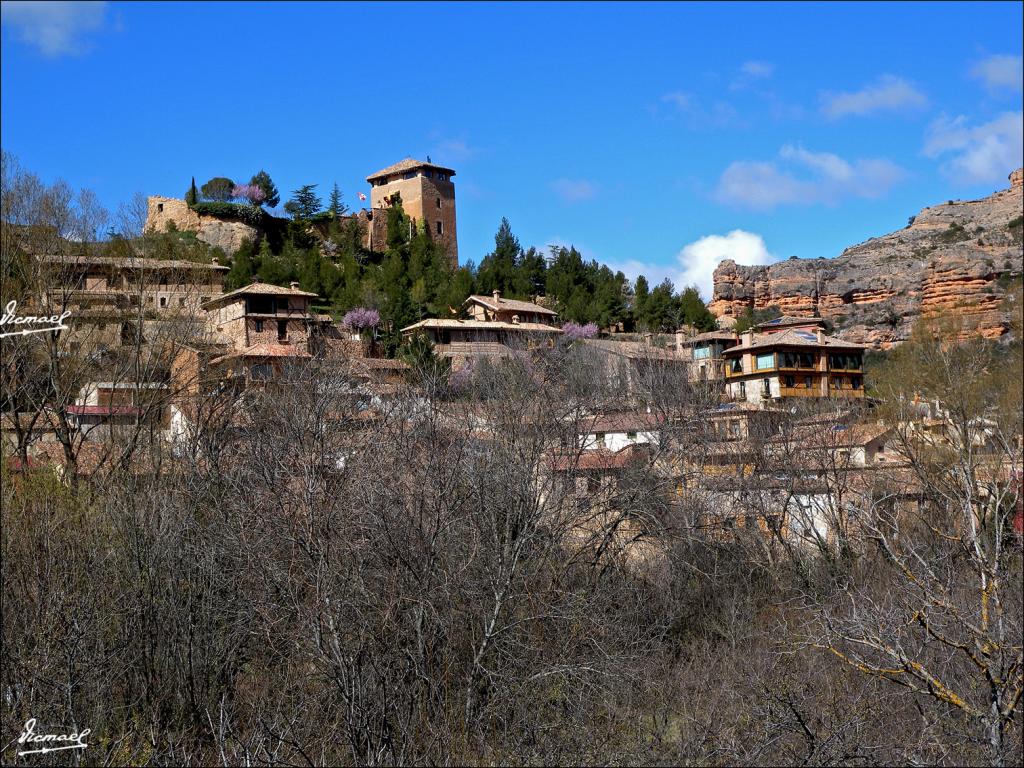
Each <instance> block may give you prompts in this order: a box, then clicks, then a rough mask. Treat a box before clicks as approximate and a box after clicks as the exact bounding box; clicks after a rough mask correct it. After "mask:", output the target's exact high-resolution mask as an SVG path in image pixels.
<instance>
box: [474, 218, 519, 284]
mask: <svg viewBox="0 0 1024 768" xmlns="http://www.w3.org/2000/svg"><path fill="white" fill-rule="evenodd" d="M522 256H523V248H522V246H521V245H520V244H519V239H518V238H517V237H516V236H515V235H513V234H512V226H511V225H510V224H509V223H508V219H505V218H503V219H502V220H501V226H500V227H498V232H497V234H496V235H495V236H494V250H493V251H492V252H491V253H489V254H487V255H486V256H485V257H484V259H483V261H481V262H480V269H479V270H478V271H477V283H478V288H479V290H480V291H481V293H484V294H489V293H491V292H493V291H496V290H497V291H501V292H502V294H503V295H504V296H506V297H508V298H512V297H513V296H515V297H516V298H529V296H528V294H529V291H520V290H517V289H518V288H521V287H523V286H522V285H517V280H516V277H517V275H516V272H517V269H518V267H519V265H520V261H521V259H522Z"/></svg>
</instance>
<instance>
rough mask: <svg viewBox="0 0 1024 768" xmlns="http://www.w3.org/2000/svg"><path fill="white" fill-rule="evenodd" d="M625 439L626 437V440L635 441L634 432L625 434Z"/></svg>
mask: <svg viewBox="0 0 1024 768" xmlns="http://www.w3.org/2000/svg"><path fill="white" fill-rule="evenodd" d="M626 437H627V438H628V439H629V440H636V432H627V433H626Z"/></svg>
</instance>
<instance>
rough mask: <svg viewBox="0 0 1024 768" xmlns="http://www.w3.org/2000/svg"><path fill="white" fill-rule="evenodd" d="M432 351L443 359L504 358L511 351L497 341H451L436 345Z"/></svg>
mask: <svg viewBox="0 0 1024 768" xmlns="http://www.w3.org/2000/svg"><path fill="white" fill-rule="evenodd" d="M434 351H435V352H436V353H437V354H439V355H443V356H445V357H505V356H508V355H511V354H512V350H511V349H510V348H509V347H507V346H505V345H504V344H501V343H499V342H497V341H453V342H451V343H450V344H436V345H435V346H434Z"/></svg>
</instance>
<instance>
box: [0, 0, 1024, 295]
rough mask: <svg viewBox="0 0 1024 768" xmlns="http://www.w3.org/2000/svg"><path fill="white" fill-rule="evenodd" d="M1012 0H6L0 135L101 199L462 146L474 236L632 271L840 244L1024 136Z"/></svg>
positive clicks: (976, 169) (456, 158)
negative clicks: (690, 0)
mask: <svg viewBox="0 0 1024 768" xmlns="http://www.w3.org/2000/svg"><path fill="white" fill-rule="evenodd" d="M1022 23H1024V19H1022V5H1021V4H1020V3H991V4H986V3H970V4H959V3H936V4H934V5H932V4H923V3H910V4H879V5H869V4H861V3H856V4H804V3H800V4H768V3H764V4H761V3H757V4H708V5H702V4H679V5H675V4H667V3H654V4H649V5H646V4H639V3H633V4H617V3H596V4H587V3H572V4H554V3H543V4H529V3H522V4H512V3H507V4H499V3H455V4H427V3H423V4H400V3H386V4H379V5H377V4H358V5H357V4H338V5H334V4H330V3H310V4H300V3H290V4H280V5H279V4H273V3H254V4H247V3H229V4H215V3H182V4H172V3H151V4H145V3H132V4H121V3H107V4H104V3H93V4H88V5H84V4H75V3H41V4H35V3H12V2H6V1H5V2H3V31H2V34H3V60H2V92H0V93H2V109H0V122H2V141H3V146H4V148H5V149H6V150H8V151H10V152H12V153H14V154H15V155H16V156H17V157H18V158H19V160H20V161H21V163H22V164H23V165H24V166H25V167H27V168H29V169H31V170H34V171H36V172H37V173H39V174H40V175H41V176H42V177H43V178H44V179H46V180H53V179H55V178H57V177H63V178H65V179H66V180H67V181H68V182H70V183H71V184H72V185H74V186H78V187H91V188H93V189H94V190H95V191H96V192H97V193H98V194H99V195H100V197H101V199H102V200H103V201H104V203H105V204H106V205H107V206H109V207H110V208H111V209H114V208H116V206H117V205H118V203H119V202H121V201H123V200H126V199H127V198H129V197H130V196H131V195H132V194H133V193H135V192H137V191H141V192H144V193H146V194H168V195H176V196H180V195H182V194H183V193H184V191H185V189H186V188H187V186H188V183H189V180H190V178H191V177H192V176H193V175H194V176H195V177H196V180H197V182H198V183H202V182H203V181H204V180H205V179H207V178H209V177H211V176H215V175H226V176H229V177H231V178H234V179H235V180H236V181H241V180H247V179H248V178H249V176H250V175H252V173H254V172H255V171H256V170H258V169H260V168H265V169H266V170H267V171H268V172H269V173H270V174H271V176H272V177H273V178H274V180H275V181H276V182H277V184H278V187H279V188H280V189H281V190H282V191H283V192H287V191H290V190H292V189H295V188H296V187H298V186H299V185H301V184H306V183H317V184H319V185H320V186H319V189H320V191H321V192H322V193H323V196H324V197H326V194H327V192H328V190H329V189H330V185H331V184H332V183H333V182H334V181H337V182H338V184H339V185H340V186H341V188H342V191H343V192H344V194H345V198H346V200H347V202H348V203H349V204H350V205H353V206H356V205H358V201H357V193H358V192H360V191H363V192H368V191H369V189H368V186H367V184H366V182H365V177H366V175H367V174H369V173H371V172H373V171H376V170H378V169H379V168H382V167H384V166H386V165H389V164H391V163H393V162H396V161H398V160H400V159H402V158H403V157H405V156H407V155H412V156H414V157H419V158H423V157H425V156H426V155H428V154H429V155H430V156H431V158H432V159H433V160H434V161H435V162H439V163H445V164H449V165H451V166H452V167H454V168H455V169H456V171H457V176H456V177H455V182H456V194H457V200H458V233H459V252H460V257H461V258H462V260H463V261H466V260H469V259H473V260H475V261H477V262H478V261H479V260H480V258H482V257H483V256H484V255H485V254H486V253H487V252H488V251H489V250H490V248H491V246H492V245H493V235H494V232H495V231H496V230H497V228H498V224H499V222H500V220H501V217H502V216H507V217H508V218H509V220H510V221H511V223H512V228H513V231H514V232H515V233H516V234H517V235H518V236H519V238H520V240H521V241H522V242H523V244H524V245H537V246H546V245H548V244H552V243H562V244H568V243H573V244H575V245H576V246H577V247H579V248H580V249H581V250H582V251H583V252H584V254H585V255H587V256H590V257H592V258H596V259H598V260H600V261H602V262H604V263H607V264H609V265H611V266H612V267H614V268H621V269H624V270H625V271H626V272H627V274H629V275H630V276H631V277H632V276H635V275H636V274H637V273H638V272H640V271H642V272H644V273H645V274H647V276H648V277H649V278H653V279H660V278H661V277H664V276H668V277H670V278H672V279H673V280H674V281H675V282H676V284H677V285H681V284H683V283H689V282H697V283H698V284H699V285H700V286H701V288H702V291H703V292H704V294H705V298H708V295H707V294H708V289H709V286H710V271H711V269H713V267H714V265H715V264H716V263H717V261H718V260H719V259H720V258H725V257H733V258H737V260H739V261H741V262H744V263H754V262H759V263H763V262H767V261H771V260H774V259H783V258H786V257H788V256H790V255H797V256H801V257H807V258H810V257H818V256H825V257H832V256H836V255H838V254H839V253H840V252H841V250H842V249H843V248H844V247H846V246H849V245H853V244H855V243H857V242H860V241H862V240H865V239H867V238H869V237H873V236H876V235H881V234H884V233H885V232H888V231H891V230H893V229H897V228H899V227H902V226H903V225H905V224H906V221H907V217H908V216H910V215H912V214H914V213H916V212H917V211H918V210H919V209H920V208H921V207H923V206H925V205H929V204H934V203H937V202H941V201H945V200H947V199H971V198H977V197H980V196H983V195H986V194H989V193H991V192H992V191H994V190H996V189H1000V188H1003V187H1005V186H1006V176H1007V174H1008V173H1009V172H1010V171H1011V170H1012V169H1013V168H1014V167H1017V166H1018V165H1020V164H1021V156H1022V144H1024V139H1022V127H1021V126H1022V94H1021V78H1022V64H1021V53H1022V39H1021V29H1022Z"/></svg>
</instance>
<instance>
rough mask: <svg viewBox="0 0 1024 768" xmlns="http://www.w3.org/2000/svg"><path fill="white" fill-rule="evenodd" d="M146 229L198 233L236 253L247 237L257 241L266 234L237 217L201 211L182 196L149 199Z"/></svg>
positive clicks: (216, 244)
mask: <svg viewBox="0 0 1024 768" xmlns="http://www.w3.org/2000/svg"><path fill="white" fill-rule="evenodd" d="M147 203H148V206H147V211H146V227H145V229H146V231H147V232H166V231H168V229H177V230H178V231H179V232H195V233H196V238H197V239H199V240H202V241H203V242H204V243H209V244H210V245H212V246H214V247H215V248H220V249H222V250H223V251H224V253H226V254H229V255H230V254H232V253H234V252H235V251H237V250H238V249H239V248H240V247H241V246H242V241H243V240H251V241H253V242H255V241H256V240H258V239H259V238H260V237H261V236H262V233H261V232H260V231H259V230H258V229H257V228H256V227H253V226H251V225H249V224H246V223H245V222H242V221H237V220H235V219H223V218H219V217H217V216H207V215H203V214H198V213H196V212H195V211H194V210H192V209H191V208H189V206H188V204H187V203H186V202H185V201H184V200H181V199H178V198H174V197H160V196H155V195H154V196H152V197H150V198H148V200H147Z"/></svg>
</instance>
